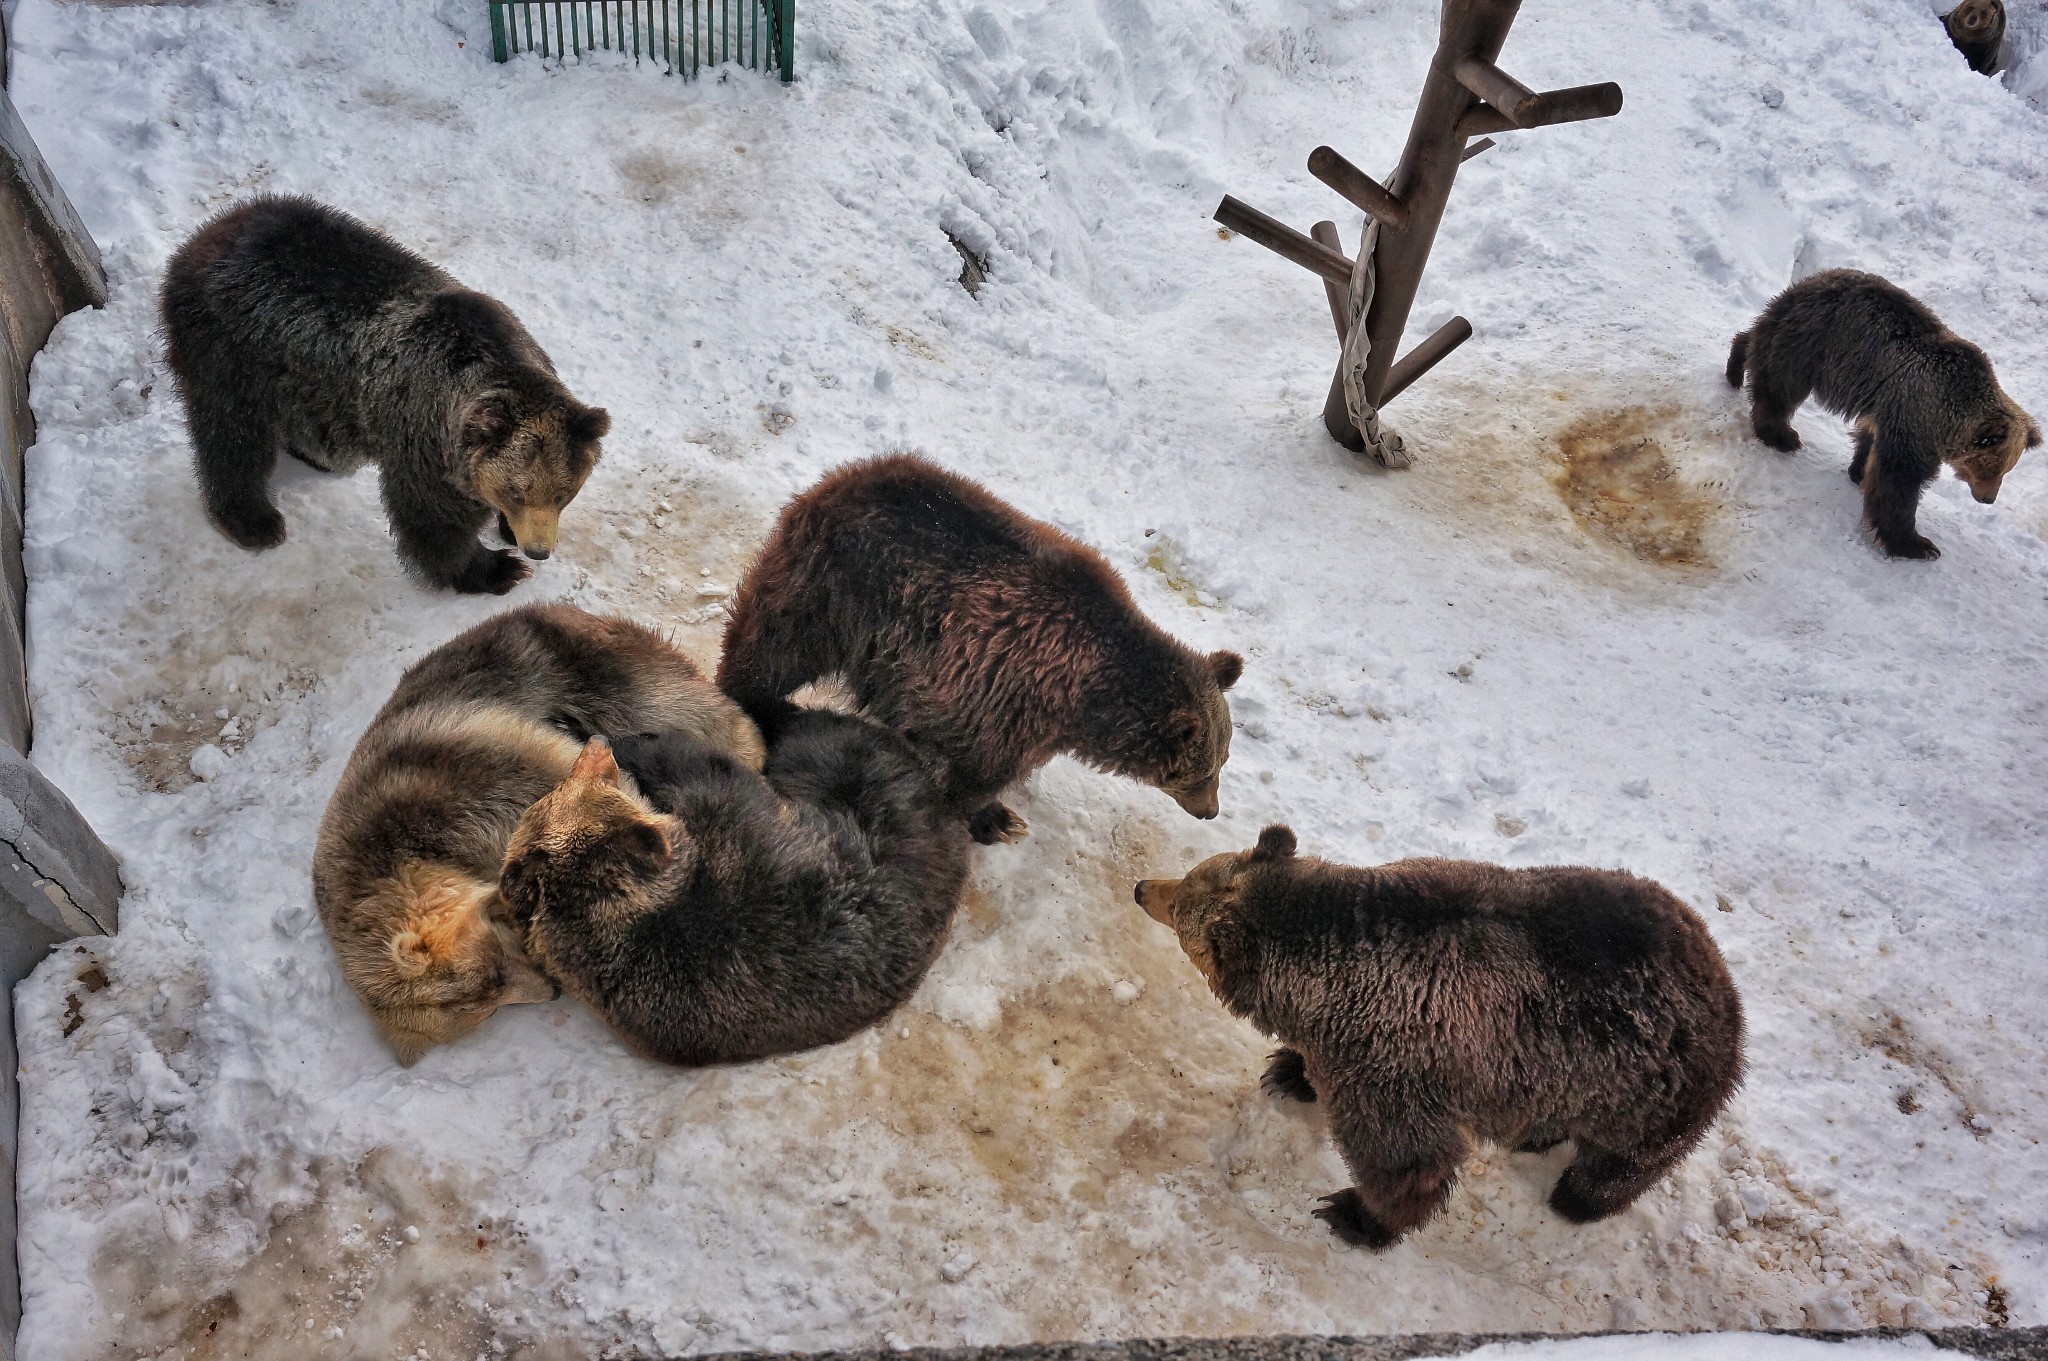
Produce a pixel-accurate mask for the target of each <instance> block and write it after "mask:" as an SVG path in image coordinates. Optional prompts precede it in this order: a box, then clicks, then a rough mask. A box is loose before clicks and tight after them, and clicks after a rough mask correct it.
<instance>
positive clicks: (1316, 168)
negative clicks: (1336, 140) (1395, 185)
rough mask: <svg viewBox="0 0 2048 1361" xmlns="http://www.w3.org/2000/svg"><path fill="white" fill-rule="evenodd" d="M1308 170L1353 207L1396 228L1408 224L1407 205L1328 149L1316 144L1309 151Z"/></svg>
mask: <svg viewBox="0 0 2048 1361" xmlns="http://www.w3.org/2000/svg"><path fill="white" fill-rule="evenodd" d="M1308 173H1309V174H1311V175H1314V176H1315V177H1316V178H1317V179H1319V180H1321V181H1322V182H1323V183H1324V184H1327V185H1329V186H1330V187H1331V188H1332V189H1334V190H1336V191H1337V192H1338V193H1339V194H1340V195H1342V196H1343V198H1344V201H1345V202H1346V203H1349V204H1350V205H1351V206H1352V207H1354V208H1357V209H1360V210H1361V211H1363V212H1367V213H1370V214H1372V215H1373V216H1374V217H1375V218H1377V219H1378V220H1379V221H1381V222H1383V223H1385V224H1386V225H1387V226H1389V227H1392V228H1394V229H1395V230H1396V231H1399V230H1400V229H1401V228H1403V227H1406V226H1407V225H1408V205H1407V204H1405V203H1403V202H1401V200H1400V199H1398V198H1396V197H1394V195H1392V194H1390V193H1388V192H1387V189H1386V186H1385V185H1383V184H1381V183H1380V182H1379V181H1378V180H1376V179H1374V178H1373V177H1372V176H1370V175H1368V174H1366V173H1365V172H1364V171H1363V170H1360V169H1359V168H1358V167H1357V166H1355V165H1353V164H1351V162H1349V161H1347V160H1345V159H1344V158H1343V157H1342V156H1340V155H1338V154H1337V153H1336V152H1335V151H1334V150H1332V149H1331V148H1329V147H1326V146H1319V147H1317V148H1316V149H1315V150H1314V151H1311V152H1310V153H1309V154H1308Z"/></svg>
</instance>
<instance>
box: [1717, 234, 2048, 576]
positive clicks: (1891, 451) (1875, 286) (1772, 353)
mask: <svg viewBox="0 0 2048 1361" xmlns="http://www.w3.org/2000/svg"><path fill="white" fill-rule="evenodd" d="M1745 372H1747V374H1748V376H1749V397H1750V422H1751V425H1752V426H1753V427H1754V428H1755V430H1756V437H1757V438H1758V439H1760V440H1762V441H1763V442H1764V443H1765V444H1768V445H1770V446H1771V447H1772V448H1773V449H1780V450H1783V451H1785V452H1787V453H1789V452H1791V451H1792V450H1794V449H1797V448H1798V447H1799V432H1798V431H1796V430H1794V429H1793V428H1792V413H1793V412H1794V411H1795V410H1797V409H1798V407H1799V404H1800V403H1801V402H1803V401H1805V400H1806V398H1807V396H1808V395H1809V394H1811V395H1812V396H1813V397H1814V398H1815V399H1816V400H1817V401H1819V402H1820V404H1821V405H1822V406H1824V407H1826V408H1827V409H1828V410H1830V411H1833V412H1835V413H1836V414H1838V415H1841V416H1846V417H1848V418H1850V419H1851V420H1853V421H1854V422H1855V423H1856V456H1855V459H1854V460H1853V461H1852V462H1851V463H1850V465H1849V477H1850V480H1851V481H1854V482H1856V483H1858V484H1859V485H1861V486H1862V488H1863V514H1864V519H1865V520H1866V521H1867V522H1868V523H1869V525H1870V527H1871V529H1872V530H1873V531H1875V532H1876V535H1877V540H1878V542H1879V543H1880V544H1882V545H1883V546H1884V551H1885V552H1886V553H1888V554H1890V555H1891V556H1892V557H1895V558H1935V557H1940V556H1941V550H1940V549H1938V548H1936V547H1935V546H1934V545H1933V544H1932V543H1931V542H1929V541H1928V540H1927V539H1925V538H1923V537H1922V536H1921V535H1920V532H1919V531H1918V529H1916V528H1915V527H1914V519H1915V510H1916V508H1917V507H1918V505H1919V503H1920V491H1921V488H1923V487H1924V486H1926V484H1927V483H1928V482H1930V481H1932V480H1933V479H1934V477H1935V476H1936V474H1938V473H1939V472H1940V471H1941V465H1942V464H1944V463H1946V464H1948V465H1949V466H1951V467H1953V468H1954V469H1955V470H1956V472H1957V473H1958V474H1959V475H1960V476H1961V477H1962V478H1963V479H1964V480H1965V481H1966V482H1968V483H1969V484H1970V491H1971V493H1972V494H1973V495H1974V496H1976V498H1977V499H1978V500H1979V501H1984V502H1990V501H1995V500H1997V499H1998V486H1999V483H2000V481H2001V480H2002V479H2003V478H2004V477H2005V475H2006V474H2007V473H2008V472H2010V471H2012V466H2013V465H2014V464H2015V463H2018V462H2019V460H2020V453H2021V451H2022V450H2026V449H2031V448H2033V447H2034V446H2035V445H2037V444H2039V443H2040V442H2041V431H2040V428H2039V427H2038V426H2036V425H2035V424H2034V422H2033V420H2032V419H2031V418H2029V417H2028V415H2027V413H2026V412H2024V411H2022V410H2021V409H2020V407H2019V404H2018V403H2016V402H2014V401H2013V399H2012V398H2010V397H2008V396H2006V395H2005V391H2004V389H2002V388H2000V387H1999V386H1998V379H1997V377H1996V376H1994V375H1993V374H1992V372H1991V361H1990V360H1989V359H1986V358H1985V357H1984V352H1983V351H1982V350H1980V349H1978V348H1977V347H1976V346H1975V345H1972V344H1971V343H1970V342H1969V341H1967V340H1964V339H1963V338H1962V337H1960V336H1958V335H1956V334H1955V333H1954V332H1953V331H1951V330H1949V329H1948V328H1947V327H1946V326H1943V325H1942V324H1941V320H1940V318H1938V317H1936V316H1935V315H1934V313H1933V312H1931V311H1929V310H1928V309H1927V307H1926V306H1925V305H1924V304H1922V303H1921V302H1919V301H1918V300H1917V299H1915V298H1914V297H1912V296H1911V295H1910V294H1908V293H1907V292H1906V291H1905V290H1904V289H1902V288H1900V287H1898V286H1897V285H1896V284H1893V283H1890V282H1888V281H1886V280H1884V279H1880V278H1878V277H1877V276H1876V275H1875V274H1862V273H1858V272H1857V271H1855V270H1850V269H1831V270H1827V271H1824V272H1822V273H1820V274H1815V275H1812V276H1811V277H1809V278H1806V279H1802V280H1800V281H1799V282H1798V283H1796V284H1793V285H1792V286H1791V287H1790V288H1788V289H1786V290H1785V291H1784V292H1783V293H1780V294H1779V295H1778V296H1777V297H1775V298H1773V299H1772V300H1771V302H1770V305H1769V306H1767V307H1765V308H1764V311H1763V315H1762V316H1760V317H1758V318H1757V319H1756V325H1754V326H1752V327H1751V328H1750V329H1749V330H1747V331H1744V332H1743V333H1742V334H1740V335H1738V336H1736V337H1735V341H1734V344H1733V345H1731V346H1730V347H1729V350H1728V383H1729V386H1731V387H1741V386H1742V380H1743V375H1744V373H1745Z"/></svg>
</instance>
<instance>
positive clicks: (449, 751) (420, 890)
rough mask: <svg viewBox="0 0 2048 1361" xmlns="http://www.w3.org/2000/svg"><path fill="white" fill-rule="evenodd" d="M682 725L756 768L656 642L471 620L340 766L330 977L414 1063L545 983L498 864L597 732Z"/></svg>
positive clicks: (326, 875) (711, 690) (331, 855)
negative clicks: (506, 908) (510, 917)
mask: <svg viewBox="0 0 2048 1361" xmlns="http://www.w3.org/2000/svg"><path fill="white" fill-rule="evenodd" d="M649 727H664V728H682V729H685V730H687V731H689V732H691V733H693V734H695V735H697V736H699V737H701V738H702V739H703V740H705V741H707V742H711V743H714V744H716V745H718V746H720V747H722V748H725V749H726V750H729V751H731V752H732V753H733V757H734V759H735V760H737V761H739V762H741V763H742V764H745V765H747V766H749V767H752V768H758V767H759V766H760V764H761V761H762V753H763V749H762V743H761V735H760V733H759V732H757V731H756V730H755V728H754V725H753V723H752V722H751V721H750V720H749V719H748V718H747V716H746V715H745V714H743V713H741V712H740V710H739V706H738V705H736V704H734V703H733V702H732V701H731V700H729V699H727V698H726V697H725V696H724V695H722V694H720V693H719V691H718V689H717V688H716V687H715V686H713V685H712V684H711V682H710V681H708V680H706V679H705V678H704V676H703V674H702V673H701V672H699V671H698V670H697V668H696V667H695V666H694V665H692V664H691V662H690V659H689V658H688V657H685V656H684V655H683V654H682V653H680V652H678V651H677V650H676V649H675V648H674V647H672V646H671V645H669V644H668V643H667V642H666V641H664V640H663V639H662V638H661V637H660V636H659V635H657V634H655V633H652V632H650V631H649V630H647V629H644V628H641V627H640V626H639V625H638V624H634V623H631V622H629V621H627V620H624V619H609V618H605V617H603V616H600V615H593V614H586V613H584V612H583V611H582V610H579V609H575V608H573V607H571V606H568V605H530V606H527V607H525V608H523V609H516V610H508V611H506V612H505V613H503V614H500V615H498V616H497V617H495V618H493V619H488V620H486V621H485V622H483V623H481V624H478V625H477V626H476V627H475V628H472V629H470V630H469V631H468V632H466V633H463V634H460V635H458V636H457V637H455V638H453V639H450V640H449V641H448V642H446V643H444V644H442V645H441V646H440V647H438V648H436V649H434V650H433V651H432V652H430V653H428V654H427V655H426V656H425V657H423V658H421V659H420V660H419V661H418V662H417V663H415V664H414V665H413V666H412V667H411V668H410V669H409V670H407V671H406V673H405V675H404V676H403V677H402V678H401V679H400V680H399V682H398V688H397V689H396V690H395V691H394V692H393V694H392V696H391V698H390V699H389V700H387V701H386V702H385V704H384V707H383V708H382V709H380V710H379V711H378V713H377V716H376V718H374V719H373V720H371V722H370V726H369V729H368V730H367V731H365V732H364V733H363V736H362V738H361V740H360V741H358V742H357V743H356V748H355V751H354V752H353V753H351V754H350V756H349V759H348V765H347V767H346V768H344V769H343V771H342V773H341V780H340V782H339V783H338V784H337V786H336V787H335V791H334V796H333V798H331V799H330V800H329V801H328V804H327V815H326V817H325V818H324V819H323V820H322V821H321V824H320V840H319V844H318V845H317V846H316V847H315V849H314V852H313V900H314V902H315V903H316V904H317V905H318V906H319V909H320V920H321V922H322V923H323V924H324V925H325V926H326V928H327V935H328V939H329V940H330V941H331V942H332V943H333V945H334V953H335V955H336V956H337V957H338V958H339V959H340V962H341V971H342V975H343V976H344V977H345V978H347V979H348V982H349V986H351V987H353V988H354V989H355V990H356V995H357V996H358V997H360V998H361V999H362V1001H363V1005H364V1006H365V1007H367V1008H368V1009H369V1012H370V1016H371V1019H372V1020H374V1021H375V1022H376V1024H377V1028H378V1030H379V1031H380V1032H381V1033H382V1034H383V1035H384V1037H385V1039H386V1040H388V1041H389V1042H390V1043H391V1046H392V1048H393V1049H394V1050H396V1051H397V1053H398V1060H399V1062H400V1063H405V1064H410V1063H413V1062H415V1061H416V1060H418V1058H419V1057H420V1055H422V1054H424V1053H425V1052H426V1051H427V1050H428V1049H430V1048H431V1047H433V1046H434V1045H437V1044H447V1043H450V1042H451V1041H454V1040H457V1039H460V1038H461V1037H462V1036H464V1035H466V1034H468V1033H469V1032H470V1031H471V1030H474V1029H475V1028H476V1027H477V1026H479V1025H481V1024H482V1023H483V1022H484V1020H485V1019H486V1018H487V1017H489V1016H490V1014H491V1013H492V1012H493V1011H495V1010H497V1009H498V1008H499V1007H501V1006H506V1005H509V1004H512V1003H515V1002H543V1001H546V1000H547V999H548V998H550V997H552V996H554V988H553V986H552V985H551V984H550V983H549V981H548V980H547V979H546V978H544V977H542V976H541V974H540V973H539V972H538V971H536V970H535V969H534V967H533V965H532V964H531V963H530V962H529V961H528V960H527V958H526V956H525V953H524V952H523V950H522V948H521V946H520V942H519V940H518V938H517V936H516V934H515V933H513V932H512V931H511V929H510V927H509V924H508V922H507V921H506V920H505V913H504V912H503V910H502V909H503V904H502V902H501V901H500V900H499V897H498V886H497V878H498V866H499V864H500V862H501V861H503V859H504V855H505V842H506V840H507V838H509V837H510V836H511V835H512V832H513V829H514V828H516V827H517V826H518V825H519V818H520V815H521V814H522V813H524V812H525V810H526V808H527V806H528V805H529V804H531V803H532V802H533V801H534V800H535V799H538V798H540V797H541V796H542V795H543V794H546V793H547V792H548V790H550V789H552V788H553V787H554V786H555V785H557V784H559V783H561V781H562V780H563V779H564V778H565V777H566V776H567V775H568V773H569V771H570V769H571V767H572V766H574V764H575V761H576V757H577V753H578V752H579V751H580V750H581V747H582V743H583V740H584V739H585V738H586V737H589V736H590V735H592V734H593V733H615V732H628V733H630V732H637V731H639V730H640V729H642V728H649Z"/></svg>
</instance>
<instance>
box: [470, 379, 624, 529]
mask: <svg viewBox="0 0 2048 1361" xmlns="http://www.w3.org/2000/svg"><path fill="white" fill-rule="evenodd" d="M611 428H612V418H611V414H610V413H609V412H607V411H605V410H604V409H603V408H602V407H595V406H584V405H583V404H582V403H581V402H578V401H577V400H576V399H575V398H573V397H571V396H569V394H568V393H567V392H565V391H563V390H562V389H561V387H560V385H559V384H556V383H554V382H552V381H546V382H538V381H537V382H534V383H530V384H520V385H516V386H514V385H508V386H503V387H497V388H493V389H491V390H490V391H488V392H485V393H484V394H483V395H481V396H479V397H477V398H476V399H475V400H473V401H472V402H470V403H469V405H468V407H467V408H465V410H464V411H463V415H462V436H461V439H462V451H461V452H462V458H463V463H464V466H465V468H466V469H467V471H468V474H469V481H470V484H471V486H473V487H474V488H475V490H476V494H477V496H478V498H480V499H481V500H483V501H484V502H486V503H487V504H488V505H490V506H491V508H492V509H494V510H496V511H497V512H498V514H500V515H502V516H504V517H505V526H506V528H508V529H509V530H511V532H512V537H513V538H514V539H516V540H517V541H518V543H519V551H520V552H522V553H524V554H526V556H527V557H529V558H532V559H533V560H534V561H536V562H539V561H542V560H544V559H545V558H546V557H547V556H548V555H549V554H550V553H553V552H554V551H555V539H556V536H557V534H558V533H559V529H560V523H561V518H562V510H563V508H564V507H565V506H567V505H568V504H569V503H570V502H571V501H573V500H575V499H576V493H577V492H579V491H581V490H583V482H584V479H586V478H588V477H589V476H590V470H591V469H592V468H594V467H596V466H597V460H598V456H599V455H600V454H601V453H602V452H603V450H602V449H601V448H600V447H599V445H598V441H599V440H602V439H603V438H604V437H605V434H606V433H607V432H608V431H610V429H611Z"/></svg>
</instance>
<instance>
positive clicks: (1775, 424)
mask: <svg viewBox="0 0 2048 1361" xmlns="http://www.w3.org/2000/svg"><path fill="white" fill-rule="evenodd" d="M1809 391H1810V389H1807V388H1804V387H1800V386H1798V385H1797V384H1796V383H1792V382H1789V381H1787V380H1786V379H1785V378H1783V377H1781V376H1780V375H1777V374H1774V373H1772V372H1771V371H1770V370H1769V369H1768V368H1766V367H1764V366H1762V365H1759V364H1756V363H1752V364H1751V365H1750V369H1749V425H1750V429H1752V430H1754V431H1755V432H1756V437H1757V438H1758V439H1760V440H1762V441H1763V442H1764V443H1765V444H1768V445H1770V446H1771V447H1772V448H1773V449H1776V450H1778V451H1779V452H1780V453H1786V454H1789V453H1791V452H1792V451H1793V450H1795V449H1797V448H1798V447H1799V432H1798V431H1797V430H1794V429H1793V428H1792V413H1793V412H1795V411H1797V410H1798V409H1799V404H1800V403H1801V402H1803V401H1805V400H1806V397H1807V393H1808V392H1809Z"/></svg>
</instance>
